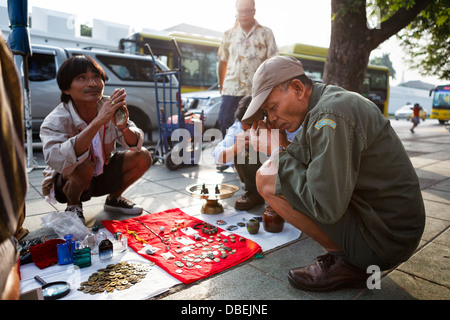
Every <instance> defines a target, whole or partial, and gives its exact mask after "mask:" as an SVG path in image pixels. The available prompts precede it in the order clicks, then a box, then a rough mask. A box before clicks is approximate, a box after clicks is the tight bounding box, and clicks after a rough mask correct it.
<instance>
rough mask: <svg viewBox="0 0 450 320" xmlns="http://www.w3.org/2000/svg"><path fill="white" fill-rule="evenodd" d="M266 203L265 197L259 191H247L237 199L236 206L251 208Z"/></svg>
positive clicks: (239, 208)
mask: <svg viewBox="0 0 450 320" xmlns="http://www.w3.org/2000/svg"><path fill="white" fill-rule="evenodd" d="M264 203H265V202H264V198H263V197H261V196H260V195H259V193H248V192H246V193H245V194H244V195H243V196H242V197H241V198H240V199H237V200H236V203H235V205H234V207H235V208H236V209H238V210H249V209H251V208H254V207H256V206H259V205H261V204H264Z"/></svg>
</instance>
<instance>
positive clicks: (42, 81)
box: [28, 45, 178, 141]
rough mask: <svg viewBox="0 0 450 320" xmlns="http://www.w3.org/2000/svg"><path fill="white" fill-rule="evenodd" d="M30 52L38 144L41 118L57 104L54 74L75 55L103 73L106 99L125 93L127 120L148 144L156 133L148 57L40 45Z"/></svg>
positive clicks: (151, 61) (151, 66)
mask: <svg viewBox="0 0 450 320" xmlns="http://www.w3.org/2000/svg"><path fill="white" fill-rule="evenodd" d="M32 50H33V55H32V56H31V57H29V60H28V79H29V87H30V97H31V116H32V128H33V129H32V131H33V137H34V140H35V141H39V140H38V139H39V130H40V126H41V124H42V122H43V121H44V118H45V117H46V116H47V115H48V114H49V113H50V112H51V111H52V110H53V109H54V108H55V107H56V106H57V105H58V104H59V103H60V102H61V100H60V96H61V91H60V89H59V88H58V84H57V82H56V73H57V72H58V69H59V67H60V66H61V64H62V63H63V62H64V61H65V60H66V59H67V58H69V57H71V56H76V55H87V56H90V57H91V58H93V59H94V60H95V61H96V62H97V63H98V64H99V65H100V66H101V67H102V68H103V69H104V71H105V73H106V82H105V89H104V94H105V95H106V96H108V95H110V94H112V93H113V92H114V89H116V88H124V89H125V91H126V93H127V98H126V100H127V107H128V109H129V112H130V119H131V120H132V121H133V122H134V123H135V124H136V125H137V126H138V127H139V128H141V129H142V130H143V131H144V133H145V137H146V140H147V141H151V140H152V131H154V130H157V129H158V122H157V119H158V118H157V114H156V110H157V107H156V99H155V83H154V81H153V60H152V59H151V58H150V57H146V56H138V55H131V54H123V53H118V52H110V51H107V50H101V49H64V48H60V47H54V46H43V45H32ZM157 64H158V68H159V69H161V70H168V68H167V66H165V65H164V64H163V63H161V62H159V61H157ZM172 77H174V76H172ZM172 84H173V86H174V87H175V86H178V81H177V79H176V78H175V77H174V78H173V79H172ZM160 90H161V93H160V92H159V91H158V94H159V95H161V96H162V90H163V89H162V88H161V89H160ZM166 90H167V91H166V95H167V96H168V95H169V94H170V93H169V92H168V91H169V90H170V88H167V87H166ZM171 92H172V94H173V99H176V90H171ZM156 137H157V135H155V138H156Z"/></svg>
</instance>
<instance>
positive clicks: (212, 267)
mask: <svg viewBox="0 0 450 320" xmlns="http://www.w3.org/2000/svg"><path fill="white" fill-rule="evenodd" d="M139 221H141V222H143V223H145V225H147V226H148V227H149V228H150V229H151V230H153V231H154V232H156V233H157V234H159V235H160V236H161V237H162V238H163V239H164V236H165V235H168V236H169V239H170V250H167V249H166V245H165V244H163V243H162V242H161V240H160V239H159V238H158V237H157V236H156V235H154V234H153V233H152V232H150V231H149V230H148V229H146V228H145V227H144V226H143V225H142V224H141V223H139ZM181 221H184V223H183V225H184V227H191V228H193V227H194V226H195V225H196V224H198V223H202V222H203V221H201V220H199V219H197V218H195V217H192V216H190V215H188V214H186V213H184V212H182V211H181V210H180V209H170V210H166V211H163V212H159V213H152V214H148V215H144V216H139V217H136V218H131V219H127V220H122V221H118V220H104V221H102V223H103V225H104V226H105V227H106V229H107V230H108V231H109V232H111V233H115V232H121V233H122V235H123V236H126V237H127V239H128V246H129V247H130V248H132V249H133V250H134V251H135V252H136V253H138V254H139V255H141V256H142V257H144V258H146V259H148V260H150V261H152V262H154V263H156V265H158V266H159V267H161V268H162V269H164V270H165V271H166V272H168V273H169V274H170V275H172V276H173V277H175V278H176V279H178V280H180V281H181V282H183V283H186V284H188V283H191V282H194V281H197V280H200V279H203V278H207V277H209V276H211V275H213V274H215V273H218V272H220V271H223V270H225V269H227V268H230V267H233V266H235V265H237V264H239V263H242V262H244V261H245V260H247V259H249V258H251V257H252V256H254V255H255V254H256V253H258V252H261V247H260V246H259V245H258V244H257V243H256V242H254V241H252V240H249V239H245V241H239V238H241V236H239V235H235V237H236V238H235V240H236V242H234V243H232V242H231V241H230V239H231V238H230V236H226V235H224V234H221V232H223V231H224V229H221V228H219V227H218V228H217V233H216V234H214V239H213V242H212V243H208V245H207V246H204V247H205V248H212V246H213V245H219V243H223V242H222V241H217V240H216V239H217V238H218V237H217V235H219V234H220V236H221V238H220V239H222V240H223V239H227V240H228V242H226V243H224V245H225V246H226V247H228V248H231V249H236V252H235V253H234V254H230V253H229V252H227V254H228V256H227V257H226V258H224V259H222V258H220V257H219V256H220V255H221V253H220V251H218V249H212V250H213V251H218V252H219V253H218V254H217V255H216V256H215V257H218V258H219V259H220V262H214V261H211V262H205V261H204V259H202V260H201V262H199V263H195V262H192V263H193V264H194V265H201V266H202V268H201V269H197V268H196V267H195V266H194V267H191V268H190V267H187V266H186V261H183V260H182V257H183V256H188V255H189V254H194V255H201V254H202V253H208V252H210V251H203V249H202V248H197V247H196V246H195V244H194V247H195V249H192V251H188V252H182V253H176V252H175V250H177V249H182V248H183V247H186V245H184V244H182V243H180V242H179V241H177V238H178V240H179V238H180V237H182V238H189V239H191V240H193V241H195V243H200V244H203V243H204V242H207V240H208V239H210V235H207V234H204V233H203V232H202V231H201V228H200V229H196V230H197V232H198V234H199V235H200V236H202V237H203V238H205V239H206V240H205V239H202V240H194V236H193V235H191V236H189V235H186V234H185V233H183V231H182V230H180V228H178V230H177V231H176V232H171V229H172V228H174V227H175V226H176V224H177V222H178V223H180V222H181ZM127 227H128V230H127ZM161 227H164V232H160V228H161ZM128 231H136V232H137V235H138V238H139V239H143V240H145V241H146V244H149V245H151V246H152V247H155V248H158V249H159V250H158V251H156V252H155V253H154V254H153V255H149V254H145V253H139V252H138V251H140V250H141V249H142V248H143V247H144V245H145V244H144V243H142V242H140V241H139V240H138V239H136V237H135V236H133V235H131V234H129V233H128ZM230 235H234V234H233V233H231V232H230ZM178 246H179V247H178ZM168 251H170V253H171V254H172V255H173V256H174V258H173V259H165V258H164V257H162V256H161V254H162V253H166V252H168ZM194 259H195V258H194ZM175 261H181V262H183V264H184V265H185V266H184V267H183V268H180V267H178V266H177V265H176V264H175ZM177 269H181V270H182V273H177V272H175V271H176V270H177Z"/></svg>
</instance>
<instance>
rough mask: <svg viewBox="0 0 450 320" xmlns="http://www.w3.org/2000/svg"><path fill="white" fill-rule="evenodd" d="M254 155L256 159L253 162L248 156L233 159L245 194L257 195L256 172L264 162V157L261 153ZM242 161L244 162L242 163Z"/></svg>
mask: <svg viewBox="0 0 450 320" xmlns="http://www.w3.org/2000/svg"><path fill="white" fill-rule="evenodd" d="M256 155H257V156H256V159H255V160H253V161H252V158H250V157H248V156H246V157H238V156H236V157H234V167H235V168H236V171H237V173H238V175H239V179H240V180H241V181H242V182H243V183H244V184H245V189H246V192H248V193H250V194H255V193H258V190H257V189H256V171H258V169H259V168H260V167H261V165H262V163H263V162H264V161H265V159H264V158H263V157H264V155H262V154H261V153H256ZM266 158H267V157H266ZM244 159H245V162H244V161H243V160H244ZM243 162H244V163H243ZM255 162H256V163H255Z"/></svg>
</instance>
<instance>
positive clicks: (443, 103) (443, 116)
mask: <svg viewBox="0 0 450 320" xmlns="http://www.w3.org/2000/svg"><path fill="white" fill-rule="evenodd" d="M432 93H433V102H432V105H431V114H430V119H438V120H439V123H440V124H444V123H445V122H446V121H449V120H450V84H447V85H443V86H437V87H436V88H434V89H432V90H430V96H431V94H432Z"/></svg>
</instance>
